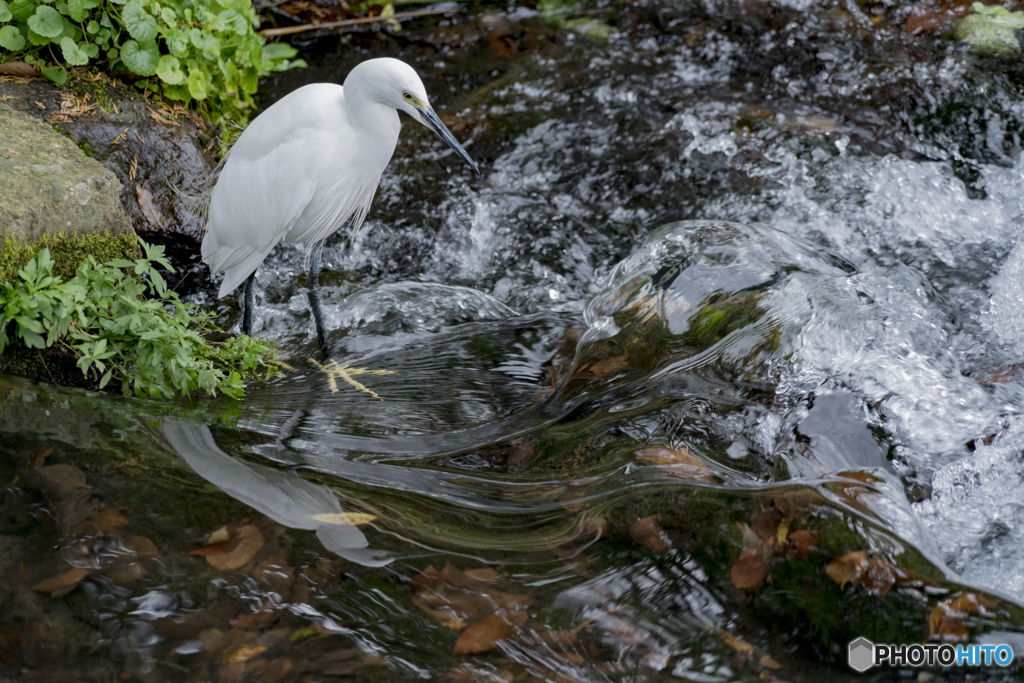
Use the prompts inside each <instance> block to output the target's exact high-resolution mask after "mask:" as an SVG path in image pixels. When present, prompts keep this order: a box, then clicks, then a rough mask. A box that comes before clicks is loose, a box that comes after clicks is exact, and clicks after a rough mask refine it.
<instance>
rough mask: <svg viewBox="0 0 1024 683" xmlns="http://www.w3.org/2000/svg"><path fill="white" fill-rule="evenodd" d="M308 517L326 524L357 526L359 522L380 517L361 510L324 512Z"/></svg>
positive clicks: (365, 522)
mask: <svg viewBox="0 0 1024 683" xmlns="http://www.w3.org/2000/svg"><path fill="white" fill-rule="evenodd" d="M310 519H315V520H316V521H318V522H324V523H326V524H338V525H340V526H359V525H360V524H369V523H370V522H373V521H376V520H378V519H380V517H378V516H376V515H368V514H366V513H363V512H330V513H327V512H325V513H324V514H322V515H311V516H310Z"/></svg>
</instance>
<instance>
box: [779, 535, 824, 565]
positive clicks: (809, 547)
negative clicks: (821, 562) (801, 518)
mask: <svg viewBox="0 0 1024 683" xmlns="http://www.w3.org/2000/svg"><path fill="white" fill-rule="evenodd" d="M817 548H818V536H817V535H816V534H815V533H814V532H813V531H811V530H809V529H800V530H799V531H794V532H792V533H791V534H789V535H788V536H787V537H786V547H785V553H786V558H787V559H793V558H798V559H803V558H805V557H807V556H808V555H810V554H811V553H812V552H813V551H815V550H817Z"/></svg>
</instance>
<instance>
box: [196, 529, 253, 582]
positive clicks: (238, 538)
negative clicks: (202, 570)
mask: <svg viewBox="0 0 1024 683" xmlns="http://www.w3.org/2000/svg"><path fill="white" fill-rule="evenodd" d="M264 542H265V541H264V539H263V534H261V533H260V530H259V529H257V528H256V527H255V526H253V525H252V524H244V525H242V526H240V527H238V529H236V530H235V532H234V534H233V535H232V538H231V540H230V541H228V542H227V543H226V544H224V546H223V549H222V551H221V552H219V553H214V554H210V555H207V556H206V561H207V562H208V563H209V564H210V566H211V567H213V568H214V569H217V570H219V571H232V570H235V569H241V568H242V567H244V566H245V565H247V564H249V562H250V561H251V560H252V558H253V557H254V556H255V555H256V553H257V552H259V550H260V548H262V547H263V544H264Z"/></svg>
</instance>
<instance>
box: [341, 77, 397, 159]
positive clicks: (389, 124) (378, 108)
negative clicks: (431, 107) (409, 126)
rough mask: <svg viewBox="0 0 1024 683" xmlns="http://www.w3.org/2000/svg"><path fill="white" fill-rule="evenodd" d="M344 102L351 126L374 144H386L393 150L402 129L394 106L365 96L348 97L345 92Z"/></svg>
mask: <svg viewBox="0 0 1024 683" xmlns="http://www.w3.org/2000/svg"><path fill="white" fill-rule="evenodd" d="M345 104H346V106H347V107H348V118H349V121H351V122H352V126H353V127H355V128H356V129H357V130H359V131H360V132H361V133H362V134H363V135H364V136H365V137H366V138H367V139H369V140H372V141H373V142H374V144H377V145H386V146H388V147H390V149H391V150H394V148H395V145H396V144H397V143H398V133H399V131H400V130H401V129H402V122H401V121H399V119H398V111H397V110H395V108H394V107H392V106H390V105H387V104H380V103H379V102H374V101H373V100H371V99H369V98H367V97H349V96H348V93H347V92H346V97H345ZM388 156H389V157H390V154H389V155H388Z"/></svg>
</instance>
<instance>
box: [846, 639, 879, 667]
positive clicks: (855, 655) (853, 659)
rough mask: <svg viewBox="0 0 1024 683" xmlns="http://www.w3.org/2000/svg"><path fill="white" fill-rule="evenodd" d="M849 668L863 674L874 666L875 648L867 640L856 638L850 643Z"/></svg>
mask: <svg viewBox="0 0 1024 683" xmlns="http://www.w3.org/2000/svg"><path fill="white" fill-rule="evenodd" d="M849 658H850V668H851V669H853V670H854V671H856V672H858V673H863V672H864V671H867V670H868V669H870V668H871V667H873V666H874V665H875V646H874V643H872V642H871V641H870V640H868V639H867V638H863V637H861V638H858V639H857V640H855V641H853V642H852V643H850V651H849Z"/></svg>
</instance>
